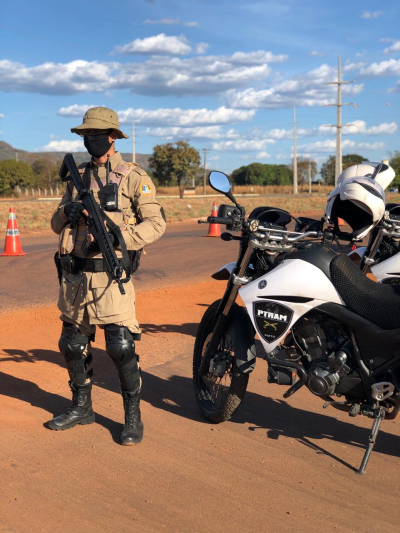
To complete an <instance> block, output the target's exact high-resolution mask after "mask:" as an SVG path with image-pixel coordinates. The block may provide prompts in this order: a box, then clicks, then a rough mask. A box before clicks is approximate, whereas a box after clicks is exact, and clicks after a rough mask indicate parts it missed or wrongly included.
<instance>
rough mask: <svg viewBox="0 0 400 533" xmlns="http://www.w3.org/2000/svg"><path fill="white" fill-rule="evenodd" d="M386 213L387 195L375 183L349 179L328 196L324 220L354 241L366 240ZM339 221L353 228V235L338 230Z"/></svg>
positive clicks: (366, 178) (371, 180)
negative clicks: (341, 220)
mask: <svg viewBox="0 0 400 533" xmlns="http://www.w3.org/2000/svg"><path fill="white" fill-rule="evenodd" d="M379 164H380V163H379ZM357 166H358V167H360V166H364V165H357ZM365 166H366V165H365ZM351 168H354V167H351ZM347 170H349V169H347ZM343 174H344V172H343ZM343 174H341V175H343ZM384 212H385V193H384V190H383V188H382V186H381V185H380V184H379V183H378V182H377V181H376V180H375V179H373V178H370V177H356V178H347V179H345V180H344V181H342V182H341V183H340V184H339V185H338V186H337V187H336V188H335V189H334V190H333V191H332V192H331V194H330V195H329V197H328V203H327V205H326V209H325V220H326V221H327V222H328V223H330V224H333V225H334V228H335V231H336V232H340V233H342V235H347V236H349V237H350V238H351V239H352V240H353V239H355V240H358V239H362V238H364V237H365V236H366V235H367V234H368V233H369V231H371V229H372V228H373V227H375V226H376V224H377V223H378V222H379V221H380V219H381V218H382V217H383V214H384ZM340 218H341V219H343V220H344V221H345V222H346V223H347V224H348V225H349V226H350V227H351V229H352V232H351V233H344V232H342V231H341V230H340V229H339V219H340Z"/></svg>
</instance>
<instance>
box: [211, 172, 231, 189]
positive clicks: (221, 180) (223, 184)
mask: <svg viewBox="0 0 400 533" xmlns="http://www.w3.org/2000/svg"><path fill="white" fill-rule="evenodd" d="M208 183H209V184H210V185H211V187H212V188H213V189H214V190H215V191H218V192H222V193H223V194H227V193H229V192H230V191H231V183H230V181H229V178H228V176H227V175H226V174H224V173H223V172H218V171H217V170H213V171H211V172H210V174H209V175H208Z"/></svg>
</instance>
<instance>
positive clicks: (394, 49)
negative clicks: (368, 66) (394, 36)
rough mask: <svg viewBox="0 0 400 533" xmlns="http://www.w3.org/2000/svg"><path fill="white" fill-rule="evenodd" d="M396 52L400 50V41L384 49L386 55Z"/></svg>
mask: <svg viewBox="0 0 400 533" xmlns="http://www.w3.org/2000/svg"><path fill="white" fill-rule="evenodd" d="M396 52H400V41H396V42H394V43H393V44H392V46H389V48H385V49H384V51H383V53H384V54H385V55H388V54H393V53H396Z"/></svg>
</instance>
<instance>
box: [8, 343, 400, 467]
mask: <svg viewBox="0 0 400 533" xmlns="http://www.w3.org/2000/svg"><path fill="white" fill-rule="evenodd" d="M3 351H4V352H6V353H7V354H8V355H7V356H6V358H7V360H13V361H15V362H23V361H24V362H25V361H29V362H31V363H34V362H37V361H47V362H49V363H53V364H57V365H60V366H64V362H63V360H62V357H61V355H60V354H59V353H58V352H54V351H50V350H32V351H31V352H23V351H20V350H3ZM3 360H4V358H3ZM94 360H95V375H94V380H93V381H94V385H95V386H98V387H101V388H104V389H106V390H109V391H111V392H115V393H117V394H118V393H119V382H118V376H117V373H116V371H115V368H114V366H113V364H112V362H111V360H110V359H109V358H108V356H107V355H106V353H105V352H104V351H102V350H94ZM176 365H178V367H179V372H181V373H188V372H190V366H191V359H190V358H185V359H181V360H179V361H177V360H175V361H174V362H170V363H167V364H166V365H161V366H160V367H156V368H155V369H154V370H153V371H152V372H143V383H144V388H143V400H144V401H145V402H148V403H150V404H151V405H153V406H154V407H155V408H157V409H162V410H164V411H167V412H169V413H172V414H174V415H176V416H180V417H184V418H188V419H190V420H193V421H195V422H198V423H204V424H207V421H206V420H205V419H204V418H202V416H201V414H200V412H199V409H198V406H197V404H196V401H195V398H194V393H193V386H192V380H191V379H190V378H188V377H184V376H182V375H170V371H169V369H170V368H171V367H172V366H173V367H174V371H175V368H176ZM65 378H66V381H67V373H65ZM0 391H1V394H3V395H6V396H10V397H13V398H17V399H19V400H21V401H23V402H27V403H30V404H31V405H32V406H34V407H39V408H41V409H44V410H46V411H48V412H49V413H52V414H59V413H61V412H64V410H65V409H66V408H67V407H68V406H69V404H70V402H69V400H67V399H65V398H64V397H62V396H59V395H57V394H53V393H51V392H48V391H45V390H43V389H41V388H40V387H38V385H36V384H35V383H32V382H30V381H28V380H25V379H20V378H16V377H14V376H11V375H9V374H5V373H3V372H0ZM282 392H283V388H282ZM275 393H276V389H274V394H275ZM265 394H266V395H265V396H264V395H260V394H257V393H254V392H247V393H246V397H245V399H244V402H243V404H242V405H241V407H240V408H239V410H238V412H237V413H236V415H235V416H234V417H233V419H232V421H231V422H228V423H233V424H247V425H249V428H248V429H249V431H259V430H261V431H263V430H265V431H266V436H267V438H269V439H274V440H277V439H279V437H280V436H285V437H290V438H293V439H297V440H298V441H299V442H301V443H303V444H304V445H305V446H308V447H310V448H312V449H314V450H315V451H316V453H318V454H319V453H322V454H326V455H329V456H331V457H332V458H333V459H334V460H336V461H338V462H340V463H342V464H344V465H345V466H347V467H348V468H351V469H354V467H353V466H351V465H349V464H348V463H346V462H345V461H344V460H342V459H341V458H340V457H337V456H334V455H332V454H330V453H329V452H328V451H327V450H325V449H324V448H323V447H322V446H319V445H317V444H315V443H314V442H311V441H310V439H312V440H323V439H328V440H334V441H338V442H341V443H343V444H346V445H351V446H356V447H358V448H364V447H365V445H366V443H367V441H368V435H369V429H367V428H362V427H359V426H358V425H357V419H356V420H355V423H354V424H353V423H350V422H343V421H342V420H338V419H336V418H334V413H327V414H325V413H321V414H319V413H314V412H311V411H307V410H304V409H301V408H298V407H296V406H295V404H296V399H295V398H292V399H291V403H290V404H289V403H287V402H286V401H284V400H280V399H277V400H276V399H272V398H269V397H268V396H267V394H268V385H267V384H265ZM316 402H318V399H316ZM321 409H322V403H321ZM332 415H333V416H332ZM96 421H97V422H98V423H99V424H101V425H102V426H103V427H105V428H106V429H107V430H109V431H110V433H111V435H112V437H113V439H114V440H115V441H116V442H118V441H119V437H118V436H119V432H120V428H121V426H120V424H119V423H117V422H114V421H113V420H111V419H109V418H106V417H104V416H101V415H96ZM384 428H385V422H384V423H383V430H382V431H380V433H379V437H378V441H377V444H376V447H375V450H376V451H378V452H380V453H384V454H386V455H391V456H394V457H400V437H398V436H395V435H391V434H390V433H386V432H385V430H384ZM360 451H361V450H360ZM344 455H345V452H344ZM360 460H361V456H360Z"/></svg>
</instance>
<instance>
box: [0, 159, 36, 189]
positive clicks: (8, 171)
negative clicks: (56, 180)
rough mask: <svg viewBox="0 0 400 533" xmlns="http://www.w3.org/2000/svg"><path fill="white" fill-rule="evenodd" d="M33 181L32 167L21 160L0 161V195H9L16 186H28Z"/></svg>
mask: <svg viewBox="0 0 400 533" xmlns="http://www.w3.org/2000/svg"><path fill="white" fill-rule="evenodd" d="M33 181H34V176H33V172H32V167H31V166H30V165H29V164H28V163H24V162H23V161H14V160H13V159H6V160H5V161H0V195H2V196H9V195H11V194H13V193H14V192H15V189H16V187H29V186H30V185H32V183H33Z"/></svg>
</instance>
